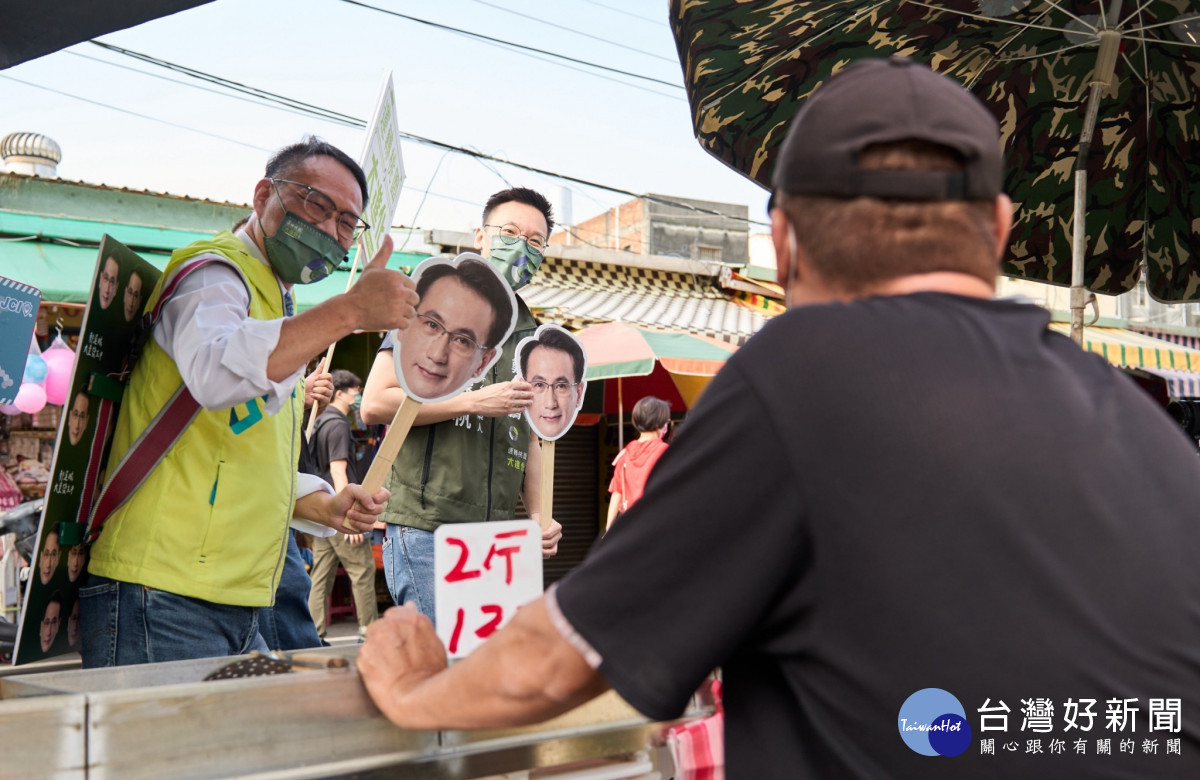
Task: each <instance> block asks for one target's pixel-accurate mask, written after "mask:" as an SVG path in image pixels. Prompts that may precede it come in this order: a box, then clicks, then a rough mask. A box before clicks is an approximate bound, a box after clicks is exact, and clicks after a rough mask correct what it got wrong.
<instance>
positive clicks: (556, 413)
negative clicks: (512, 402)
mask: <svg viewBox="0 0 1200 780" xmlns="http://www.w3.org/2000/svg"><path fill="white" fill-rule="evenodd" d="M513 373H514V374H516V375H517V377H518V378H520V379H523V380H524V381H526V382H529V383H530V384H532V385H533V403H532V404H530V406H529V408H527V409H526V410H525V419H526V420H527V421H528V422H529V426H530V427H531V428H533V432H534V433H536V434H537V435H538V437H539V438H541V439H542V440H543V441H554V440H555V439H558V438H560V437H561V436H562V435H563V434H564V433H566V432H567V431H568V430H570V428H571V426H572V425H574V424H575V418H576V417H577V416H578V415H579V409H580V407H582V406H583V394H584V391H585V390H586V389H587V383H586V382H585V381H584V379H583V377H584V376H585V375H586V373H587V353H586V352H585V351H584V349H583V344H582V343H580V341H579V339H577V338H575V336H573V335H572V334H571V333H570V332H569V331H567V330H565V329H563V328H561V327H559V326H558V325H542V326H541V327H539V328H538V329H537V330H536V331H534V333H533V335H532V336H530V337H529V338H526V339H522V340H521V343H519V344H517V351H516V355H515V356H514V357H513Z"/></svg>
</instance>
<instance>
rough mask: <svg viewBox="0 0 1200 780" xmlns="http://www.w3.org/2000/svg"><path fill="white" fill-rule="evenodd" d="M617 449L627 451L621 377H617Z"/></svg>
mask: <svg viewBox="0 0 1200 780" xmlns="http://www.w3.org/2000/svg"><path fill="white" fill-rule="evenodd" d="M617 449H618V450H623V449H625V403H624V402H623V401H622V400H621V377H617Z"/></svg>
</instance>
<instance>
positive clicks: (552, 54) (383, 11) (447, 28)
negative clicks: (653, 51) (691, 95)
mask: <svg viewBox="0 0 1200 780" xmlns="http://www.w3.org/2000/svg"><path fill="white" fill-rule="evenodd" d="M341 1H342V2H343V3H347V4H349V5H356V6H358V7H360V8H366V9H368V10H370V11H377V12H379V13H381V14H387V15H388V16H396V17H399V18H401V19H407V20H409V21H410V22H416V23H418V24H424V25H428V26H429V27H435V28H437V29H439V30H445V31H446V32H452V33H455V34H456V35H464V36H466V37H468V38H475V39H478V40H485V41H491V42H492V43H497V44H500V45H502V46H506V47H508V48H512V49H518V50H520V51H526V52H535V53H537V54H544V55H546V56H548V57H554V58H555V59H560V60H565V61H566V62H574V63H575V64H577V65H586V66H587V67H589V68H597V69H599V70H604V71H608V72H610V73H617V74H620V75H622V76H629V77H630V78H635V79H641V80H643V81H650V82H653V83H655V84H662V85H664V86H668V87H672V88H673V89H683V85H682V84H675V83H673V82H670V81H663V80H662V79H656V78H654V77H653V76H643V75H642V74H640V73H632V72H630V71H627V70H621V69H620V68H610V67H609V66H607V65H600V64H597V63H595V62H588V61H587V60H580V59H576V58H574V57H568V56H566V55H565V54H556V53H555V52H552V51H544V50H542V49H538V48H534V47H533V46H524V45H522V44H519V43H511V42H509V41H498V40H496V39H494V38H490V37H488V36H486V35H481V34H479V33H475V32H471V31H470V30H463V29H460V28H458V27H451V26H449V25H445V24H439V23H438V22H431V21H429V20H428V19H421V18H419V17H416V16H409V15H408V14H402V13H400V12H398V11H391V10H389V9H387V8H380V7H379V6H375V5H370V4H368V3H363V2H359V0H341Z"/></svg>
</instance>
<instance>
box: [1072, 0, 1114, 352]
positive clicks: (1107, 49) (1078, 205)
mask: <svg viewBox="0 0 1200 780" xmlns="http://www.w3.org/2000/svg"><path fill="white" fill-rule="evenodd" d="M1120 8H1121V4H1120V2H1119V0H1114V2H1113V5H1112V7H1111V9H1110V11H1109V16H1110V17H1111V18H1113V19H1116V18H1117V16H1118V15H1119V14H1120ZM1098 37H1099V39H1100V47H1099V51H1098V52H1097V53H1096V67H1095V69H1094V70H1093V71H1092V78H1091V80H1090V81H1089V85H1090V87H1091V91H1090V94H1089V95H1088V104H1087V113H1086V114H1085V115H1084V118H1083V130H1082V132H1081V133H1080V134H1079V154H1078V155H1076V157H1075V213H1074V219H1073V221H1072V233H1071V340H1072V341H1074V342H1075V343H1076V344H1078V345H1079V346H1081V347H1082V346H1083V312H1084V309H1085V308H1087V303H1088V297H1089V296H1088V290H1087V287H1086V286H1085V285H1084V273H1083V271H1084V253H1085V250H1086V245H1087V224H1086V222H1087V158H1088V152H1089V151H1090V150H1091V146H1092V133H1093V132H1094V131H1095V129H1096V115H1097V114H1098V113H1099V112H1100V94H1101V93H1102V92H1103V91H1104V90H1106V89H1108V88H1109V85H1110V84H1111V83H1112V80H1113V75H1114V74H1115V73H1116V68H1117V55H1118V54H1119V52H1120V46H1121V34H1120V33H1119V32H1117V31H1115V30H1102V31H1101V32H1100V33H1098Z"/></svg>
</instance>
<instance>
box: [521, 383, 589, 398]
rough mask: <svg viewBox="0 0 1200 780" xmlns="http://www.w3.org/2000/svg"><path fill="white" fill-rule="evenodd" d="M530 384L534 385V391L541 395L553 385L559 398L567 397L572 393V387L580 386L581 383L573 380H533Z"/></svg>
mask: <svg viewBox="0 0 1200 780" xmlns="http://www.w3.org/2000/svg"><path fill="white" fill-rule="evenodd" d="M530 384H532V385H533V392H535V393H537V394H538V395H541V394H542V393H544V392H546V390H547V389H548V388H551V387H552V388H554V394H555V395H556V396H558V397H559V398H566V397H567V396H568V395H570V393H571V388H573V387H579V385H577V384H574V383H571V382H531V383H530Z"/></svg>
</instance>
